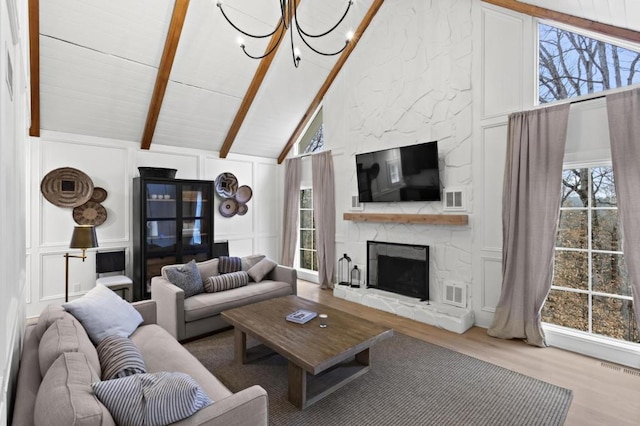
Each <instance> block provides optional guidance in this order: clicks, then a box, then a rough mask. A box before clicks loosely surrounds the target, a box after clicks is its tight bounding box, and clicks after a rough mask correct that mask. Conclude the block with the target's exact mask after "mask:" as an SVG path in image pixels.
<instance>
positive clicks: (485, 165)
mask: <svg viewBox="0 0 640 426" xmlns="http://www.w3.org/2000/svg"><path fill="white" fill-rule="evenodd" d="M480 145H481V157H480V158H479V160H480V162H481V164H480V167H481V175H480V179H479V182H480V184H481V189H482V198H481V201H480V204H481V206H482V215H481V218H480V221H481V223H480V227H481V231H480V232H481V234H480V235H481V236H482V248H483V249H484V250H501V249H502V187H503V183H504V164H505V156H506V149H507V125H506V124H499V125H495V126H489V127H484V128H483V129H482V138H481V140H480Z"/></svg>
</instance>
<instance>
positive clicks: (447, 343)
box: [298, 280, 640, 426]
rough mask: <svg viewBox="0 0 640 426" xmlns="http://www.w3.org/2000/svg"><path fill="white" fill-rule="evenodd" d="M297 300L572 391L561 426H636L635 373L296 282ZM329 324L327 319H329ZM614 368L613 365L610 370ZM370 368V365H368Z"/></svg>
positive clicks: (638, 391)
mask: <svg viewBox="0 0 640 426" xmlns="http://www.w3.org/2000/svg"><path fill="white" fill-rule="evenodd" d="M298 296H300V297H304V298H306V299H310V300H314V301H316V302H319V303H322V304H325V305H329V306H331V307H333V308H336V309H340V310H345V311H348V312H350V313H352V314H354V315H357V316H360V317H362V318H365V319H368V320H370V321H374V322H377V323H380V324H383V325H386V326H388V327H391V328H393V329H394V330H395V331H397V332H400V333H403V334H407V335H409V336H412V337H415V338H417V339H421V340H424V341H426V342H430V343H434V344H437V345H440V346H443V347H446V348H449V349H453V350H455V351H458V352H461V353H464V354H466V355H469V356H472V357H475V358H478V359H481V360H484V361H487V362H491V363H493V364H496V365H499V366H501V367H504V368H508V369H510V370H513V371H517V372H519V373H522V374H526V375H527V376H531V377H535V378H537V379H540V380H544V381H546V382H549V383H553V384H555V385H558V386H562V387H564V388H568V389H571V390H572V391H573V400H572V402H571V408H570V409H569V414H568V416H567V420H566V422H565V425H567V426H569V425H616V426H617V425H638V424H640V372H639V371H637V370H632V369H627V372H625V371H624V368H619V369H617V368H616V369H614V368H611V366H614V365H613V364H610V363H604V365H603V362H602V361H601V360H598V359H594V358H590V357H587V356H583V355H579V354H576V353H573V352H569V351H565V350H562V349H557V348H536V347H532V346H529V345H527V344H525V343H523V342H521V341H513V340H502V339H496V338H492V337H489V336H488V335H487V333H486V330H485V329H483V328H480V327H473V328H471V329H470V330H468V331H467V332H466V333H464V334H456V333H452V332H449V331H446V330H442V329H439V328H436V327H432V326H429V325H426V324H422V323H420V322H417V321H413V320H410V319H407V318H403V317H399V316H397V315H394V314H389V313H386V312H383V311H379V310H377V309H372V308H369V307H366V306H363V305H360V304H357V303H352V302H348V301H346V300H344V299H340V298H336V297H333V294H332V292H331V291H330V290H321V289H320V287H319V286H318V285H316V284H313V283H309V282H307V281H302V280H298ZM329 321H330V319H329ZM614 367H618V366H614ZM374 368H375V367H374Z"/></svg>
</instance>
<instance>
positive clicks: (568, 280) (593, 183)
mask: <svg viewBox="0 0 640 426" xmlns="http://www.w3.org/2000/svg"><path fill="white" fill-rule="evenodd" d="M542 320H543V321H545V322H548V323H552V324H556V325H560V326H564V327H569V328H572V329H576V330H580V331H583V332H586V333H590V334H596V335H602V336H608V337H611V338H615V339H620V340H626V341H631V342H640V339H639V336H638V329H637V326H636V321H635V316H634V311H633V301H632V295H631V286H630V282H629V278H628V276H627V272H626V267H625V263H624V254H623V252H622V235H621V227H620V221H619V218H618V207H617V202H616V194H615V182H614V176H613V169H612V168H611V167H592V168H577V169H567V170H564V171H563V176H562V204H561V207H560V222H559V225H558V234H557V238H556V249H555V260H554V278H553V284H552V287H551V291H550V293H549V296H548V298H547V301H546V302H545V305H544V307H543V309H542Z"/></svg>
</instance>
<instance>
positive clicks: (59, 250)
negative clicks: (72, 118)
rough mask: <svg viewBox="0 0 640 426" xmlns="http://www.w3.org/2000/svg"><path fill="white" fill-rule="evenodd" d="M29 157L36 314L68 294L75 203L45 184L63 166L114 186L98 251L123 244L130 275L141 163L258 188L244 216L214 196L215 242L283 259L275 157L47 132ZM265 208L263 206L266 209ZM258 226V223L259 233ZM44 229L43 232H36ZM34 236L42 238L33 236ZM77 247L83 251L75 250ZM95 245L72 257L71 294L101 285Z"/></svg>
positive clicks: (30, 308)
mask: <svg viewBox="0 0 640 426" xmlns="http://www.w3.org/2000/svg"><path fill="white" fill-rule="evenodd" d="M32 142H33V143H32V149H31V151H30V155H31V156H32V158H31V159H30V163H31V164H32V167H33V170H34V173H32V177H31V187H32V193H31V206H32V209H33V214H32V215H31V216H30V218H31V226H29V228H31V229H32V237H31V240H32V241H31V246H32V247H31V249H30V254H31V258H32V259H31V265H30V273H31V276H32V279H31V280H30V287H29V290H28V294H30V295H31V296H30V299H29V303H28V304H27V315H28V316H35V315H37V314H38V313H39V312H40V311H41V310H42V308H44V307H45V306H46V304H48V303H59V302H60V301H61V300H62V299H63V297H64V257H63V255H64V253H66V252H70V249H68V245H69V239H70V238H71V232H72V229H73V226H74V225H75V222H74V221H73V217H72V209H67V208H60V207H57V206H54V205H53V204H51V203H49V202H48V201H46V200H45V199H44V197H43V196H42V194H41V192H40V190H39V188H40V181H41V180H42V178H43V177H44V176H45V175H46V173H47V172H49V171H51V170H53V169H55V168H58V167H74V168H77V169H79V170H82V171H83V172H85V173H86V174H87V175H89V177H91V179H92V180H93V182H94V184H95V186H100V187H103V188H105V189H106V190H107V192H108V196H107V199H106V200H105V201H104V202H103V204H104V205H105V207H106V208H107V212H108V220H107V221H106V222H105V223H104V224H102V225H100V226H98V227H97V228H96V232H97V234H98V243H99V244H100V247H99V249H98V250H115V249H124V250H125V251H126V258H127V272H128V273H131V265H132V261H133V256H132V235H131V227H132V217H131V214H132V212H131V194H132V185H133V178H134V177H136V176H138V175H139V172H138V169H137V168H138V167H139V166H147V167H167V168H175V169H177V170H178V172H177V173H176V178H180V179H202V180H214V179H215V178H216V177H217V176H218V174H220V173H222V172H224V171H230V172H232V173H234V174H235V175H236V177H237V178H238V181H239V183H240V184H241V185H249V186H251V188H252V189H253V191H254V193H253V198H252V199H251V200H250V201H249V203H248V205H249V211H248V213H247V214H246V215H245V216H234V217H232V218H222V217H221V216H220V214H219V213H218V211H217V209H218V205H219V202H220V199H219V198H218V197H216V198H214V203H213V208H214V210H215V213H214V220H215V223H214V228H215V230H214V232H215V238H216V240H228V241H229V246H230V251H231V253H233V254H235V255H238V256H242V255H246V254H252V253H255V252H257V251H258V250H259V251H261V252H264V253H265V254H267V255H268V256H270V257H272V258H274V259H275V260H277V259H279V247H280V232H279V228H280V222H281V217H280V210H281V201H280V200H281V195H280V194H281V191H282V176H283V174H282V172H281V170H280V169H281V167H279V166H278V165H277V164H276V161H275V160H271V159H265V158H259V157H251V156H239V155H236V156H235V157H234V158H230V159H220V158H218V157H217V154H212V153H211V152H210V151H200V150H196V149H188V148H182V149H178V148H172V147H167V146H162V145H154V146H153V150H151V151H146V150H140V148H139V146H140V145H139V142H128V141H122V140H113V139H105V138H100V137H92V136H84V135H76V134H68V133H58V132H51V131H44V132H43V133H42V137H41V138H37V139H33V141H32ZM263 208H264V212H263V210H262V209H263ZM256 229H259V231H258V232H256ZM36 230H37V231H36ZM34 238H35V239H34ZM71 251H73V252H76V251H77V252H78V253H79V250H71ZM95 251H96V250H91V251H89V252H88V256H89V258H88V259H87V260H86V261H85V262H82V261H81V260H80V259H69V269H70V280H69V281H70V297H71V298H74V297H78V296H80V295H82V294H84V293H85V292H86V291H88V290H90V289H91V288H92V287H93V286H94V285H95V279H96V274H95ZM75 284H77V285H78V286H79V289H78V291H74V285H75Z"/></svg>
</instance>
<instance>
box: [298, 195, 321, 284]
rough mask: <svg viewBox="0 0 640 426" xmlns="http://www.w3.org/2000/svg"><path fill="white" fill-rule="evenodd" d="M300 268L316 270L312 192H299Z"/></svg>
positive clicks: (316, 256)
mask: <svg viewBox="0 0 640 426" xmlns="http://www.w3.org/2000/svg"><path fill="white" fill-rule="evenodd" d="M300 268H303V269H309V270H312V271H317V270H318V249H317V246H316V222H315V219H314V218H313V190H312V189H311V188H306V189H302V190H300Z"/></svg>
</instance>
